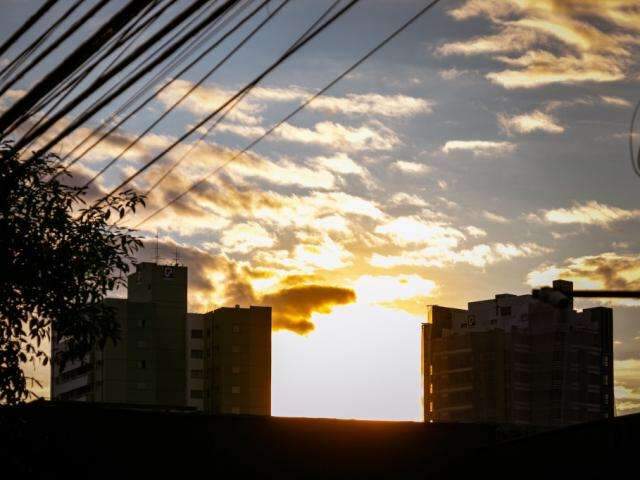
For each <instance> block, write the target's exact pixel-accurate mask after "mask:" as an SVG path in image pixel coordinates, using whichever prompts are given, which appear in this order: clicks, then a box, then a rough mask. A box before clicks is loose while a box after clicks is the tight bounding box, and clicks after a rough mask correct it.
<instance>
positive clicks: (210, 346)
mask: <svg viewBox="0 0 640 480" xmlns="http://www.w3.org/2000/svg"><path fill="white" fill-rule="evenodd" d="M105 302H106V303H107V304H108V305H110V306H111V307H113V308H114V309H115V312H116V319H117V321H118V322H119V323H120V326H121V340H120V341H119V342H118V343H117V344H115V345H114V344H112V343H108V345H107V346H106V347H105V348H104V349H103V350H100V349H98V348H96V349H94V350H93V351H92V352H90V353H89V354H88V355H87V356H86V358H84V359H83V361H76V362H72V363H70V364H68V365H66V366H65V369H64V371H60V368H59V365H58V364H57V363H56V362H53V365H52V370H51V398H52V399H55V400H72V401H90V402H91V401H93V402H109V403H123V404H139V405H155V406H172V407H191V408H195V409H198V410H204V411H207V412H211V413H247V414H256V415H270V414H271V308H270V307H254V306H252V307H249V308H240V307H236V308H219V309H217V310H215V311H213V312H209V313H206V314H196V313H187V267H185V266H180V265H159V264H156V263H141V264H139V265H138V266H137V270H136V272H135V273H132V274H130V275H129V277H128V287H127V298H126V299H112V298H109V299H106V300H105ZM205 332H206V333H205ZM63 348H64V339H58V338H56V337H55V332H54V341H53V342H52V358H55V356H56V354H57V352H58V351H60V350H61V349H63Z"/></svg>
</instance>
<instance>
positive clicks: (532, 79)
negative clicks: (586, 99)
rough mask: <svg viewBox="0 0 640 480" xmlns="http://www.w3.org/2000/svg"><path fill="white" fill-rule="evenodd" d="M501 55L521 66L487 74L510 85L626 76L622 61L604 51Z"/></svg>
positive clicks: (503, 84)
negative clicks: (592, 52)
mask: <svg viewBox="0 0 640 480" xmlns="http://www.w3.org/2000/svg"><path fill="white" fill-rule="evenodd" d="M497 59H498V60H500V61H502V62H504V63H506V64H508V65H511V66H513V67H518V68H517V69H513V68H512V69H507V70H502V71H500V72H492V73H489V74H487V76H486V77H487V78H488V79H489V80H491V81H492V82H494V83H497V84H498V85H501V86H503V87H505V88H507V89H513V88H536V87H542V86H545V85H549V84H552V83H567V84H573V83H582V82H599V83H602V82H614V81H617V80H622V79H623V78H624V77H625V75H624V73H623V69H622V67H621V66H620V65H619V63H618V61H616V59H615V58H612V57H607V56H604V55H594V54H583V55H582V56H575V55H570V54H568V55H555V54H553V53H550V52H545V51H540V50H536V51H529V52H527V53H526V54H524V55H522V56H521V57H518V58H510V57H498V58H497Z"/></svg>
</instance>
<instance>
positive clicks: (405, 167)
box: [391, 160, 431, 174]
mask: <svg viewBox="0 0 640 480" xmlns="http://www.w3.org/2000/svg"><path fill="white" fill-rule="evenodd" d="M391 168H394V169H396V170H399V171H401V172H403V173H412V174H422V173H429V172H430V171H431V167H429V166H428V165H425V164H424V163H418V162H407V161H405V160H396V161H395V162H393V163H392V164H391Z"/></svg>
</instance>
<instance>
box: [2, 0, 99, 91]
mask: <svg viewBox="0 0 640 480" xmlns="http://www.w3.org/2000/svg"><path fill="white" fill-rule="evenodd" d="M107 3H109V0H101V1H100V2H98V3H97V4H96V5H94V6H93V8H90V9H89V10H88V11H87V12H85V14H84V15H83V16H82V17H80V18H79V19H78V20H76V21H75V22H73V24H71V25H70V26H69V27H68V28H67V29H65V31H64V32H62V33H61V34H60V35H59V36H58V38H56V39H55V40H53V41H52V42H51V44H50V45H49V46H48V47H47V48H45V49H44V50H43V51H42V52H40V53H39V54H38V56H37V57H36V58H35V59H33V60H32V61H31V62H30V63H29V64H28V65H27V66H26V67H24V68H23V69H22V70H20V71H19V72H18V73H16V74H15V75H14V76H13V78H11V80H9V81H7V82H6V83H5V84H4V86H3V87H2V88H0V95H2V94H3V93H4V92H6V91H7V90H8V89H9V88H11V87H12V86H13V85H15V84H16V83H17V82H18V81H20V80H21V79H22V78H23V77H24V76H25V75H26V74H27V73H28V72H29V71H30V70H32V69H33V68H34V67H35V66H36V65H37V64H38V63H40V62H41V61H42V59H43V58H45V57H46V56H47V55H49V54H50V53H51V52H52V51H54V50H55V49H56V48H58V47H59V46H60V45H62V43H63V42H64V41H65V40H67V38H69V37H70V36H71V35H73V34H74V33H75V32H76V31H77V30H78V29H79V28H80V27H81V26H82V25H84V24H85V23H86V21H87V20H88V19H90V18H93V16H94V15H95V14H96V13H98V12H99V11H100V10H101V9H102V8H103V7H104V6H105V5H106V4H107Z"/></svg>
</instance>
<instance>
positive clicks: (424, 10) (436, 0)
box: [133, 0, 640, 228]
mask: <svg viewBox="0 0 640 480" xmlns="http://www.w3.org/2000/svg"><path fill="white" fill-rule="evenodd" d="M439 2H440V0H432V1H431V2H430V3H428V4H427V5H426V6H425V7H423V8H422V9H421V10H419V11H418V13H416V14H415V15H414V16H413V17H411V18H410V19H409V20H407V21H406V22H405V23H404V24H402V25H401V26H400V27H399V28H397V29H396V30H394V31H393V32H392V33H391V34H390V35H388V36H387V37H386V38H385V39H384V40H383V41H382V42H380V43H379V44H378V45H376V46H375V47H374V48H372V49H371V50H369V51H368V52H367V53H366V54H365V55H364V56H363V57H361V58H360V59H359V60H358V61H357V62H355V63H354V64H353V65H351V66H350V67H349V68H348V69H347V70H345V71H344V72H342V73H341V74H340V75H338V76H337V77H336V78H335V79H334V80H332V81H331V82H329V83H328V84H327V85H325V86H324V87H323V88H322V89H321V90H319V91H318V92H316V93H315V94H314V95H313V96H311V97H310V98H309V99H307V100H306V101H305V102H304V103H302V104H301V105H300V106H298V107H297V108H296V109H295V110H293V111H292V112H291V113H289V114H288V115H287V116H286V117H284V118H283V119H282V120H280V121H279V122H278V123H276V124H275V125H274V126H273V127H271V128H270V129H269V130H267V131H266V132H265V133H264V134H263V135H261V136H260V137H259V138H257V139H256V140H254V141H253V142H251V143H250V144H249V145H247V146H246V147H245V148H244V149H242V150H241V151H240V152H238V153H237V154H235V155H234V156H233V157H231V158H230V159H229V160H227V161H226V162H224V163H222V164H221V165H219V166H218V167H216V168H215V169H214V170H213V171H211V172H209V173H208V174H207V175H205V176H204V177H202V178H201V179H200V180H198V181H196V182H195V183H193V184H191V186H190V187H189V188H188V189H187V190H185V191H184V192H182V193H181V194H180V195H178V196H177V197H174V198H173V199H172V200H170V201H169V202H168V203H166V204H165V205H163V206H162V207H160V208H159V209H157V210H156V211H154V212H153V213H152V214H150V215H149V216H147V217H146V218H144V219H143V220H142V221H140V222H139V223H137V224H136V225H135V226H134V227H133V228H139V227H140V226H141V225H144V224H145V223H146V222H148V221H149V220H151V219H152V218H153V217H155V216H156V215H158V214H159V213H160V212H162V211H164V210H165V209H167V208H168V207H169V206H171V205H173V204H174V203H175V202H177V201H179V200H180V199H181V198H183V197H184V196H186V195H188V194H189V193H190V192H192V191H193V190H194V189H196V188H197V187H199V186H200V185H202V184H203V183H204V182H206V181H207V180H208V179H209V178H211V177H212V176H213V175H215V174H216V173H218V172H219V171H220V170H222V169H223V168H224V167H226V166H227V165H228V164H229V163H231V162H233V161H235V160H236V159H237V158H239V157H240V156H241V155H243V154H244V153H246V152H247V151H249V150H250V149H252V148H253V147H254V146H256V145H257V144H258V143H260V142H261V141H262V140H263V139H264V138H266V137H267V136H268V135H270V134H271V133H272V132H273V131H274V130H276V129H277V128H278V127H279V126H280V125H282V124H283V123H285V122H287V121H288V120H290V119H291V118H292V117H293V116H295V115H296V114H298V113H299V112H300V111H302V110H303V109H304V108H305V107H306V106H307V105H309V104H310V103H311V102H312V101H313V100H315V99H316V98H318V97H320V96H321V95H323V94H324V93H325V92H326V91H327V90H329V89H330V88H332V87H333V86H334V85H335V84H337V83H338V82H339V81H340V80H342V79H343V78H345V77H346V76H347V75H349V74H350V73H351V72H353V71H354V70H355V69H356V68H358V67H359V66H360V65H362V64H363V63H364V62H365V61H367V60H368V59H369V58H370V57H371V56H373V55H374V54H375V53H376V52H378V51H379V50H380V49H382V48H384V46H385V45H387V44H388V43H389V42H391V41H392V40H393V39H394V38H395V37H396V36H398V35H399V34H400V33H401V32H403V31H404V30H405V29H407V28H408V27H409V26H410V25H411V24H413V23H414V22H415V21H416V20H418V19H419V18H420V17H421V16H422V15H424V14H425V13H427V12H428V11H429V10H430V9H431V8H432V7H434V6H435V5H436V4H438V3H439ZM639 106H640V103H639Z"/></svg>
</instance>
